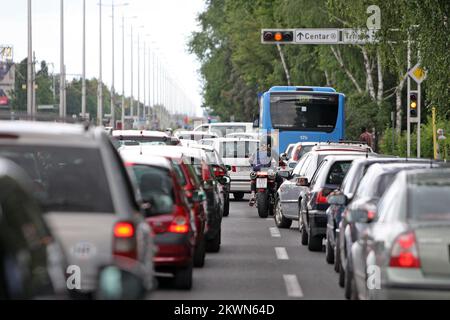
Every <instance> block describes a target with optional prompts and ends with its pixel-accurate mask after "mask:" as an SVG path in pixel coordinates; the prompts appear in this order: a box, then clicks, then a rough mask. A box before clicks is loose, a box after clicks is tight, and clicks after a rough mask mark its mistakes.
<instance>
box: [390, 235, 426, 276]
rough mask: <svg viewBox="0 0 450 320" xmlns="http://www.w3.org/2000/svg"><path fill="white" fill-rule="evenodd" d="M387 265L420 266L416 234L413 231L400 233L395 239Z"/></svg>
mask: <svg viewBox="0 0 450 320" xmlns="http://www.w3.org/2000/svg"><path fill="white" fill-rule="evenodd" d="M389 265H390V266H391V267H397V268H420V259H419V253H418V251H417V245H416V236H415V235H414V233H413V232H409V233H404V234H401V235H400V236H398V238H397V239H396V240H395V243H394V245H393V246H392V251H391V260H390V262H389Z"/></svg>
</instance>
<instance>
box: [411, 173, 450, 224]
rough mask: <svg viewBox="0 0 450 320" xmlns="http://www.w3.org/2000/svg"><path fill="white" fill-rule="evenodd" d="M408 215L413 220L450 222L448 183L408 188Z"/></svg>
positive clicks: (422, 184) (449, 191) (449, 190)
mask: <svg viewBox="0 0 450 320" xmlns="http://www.w3.org/2000/svg"><path fill="white" fill-rule="evenodd" d="M408 191H409V192H408V202H409V205H408V214H409V217H410V218H411V219H413V220H420V221H450V197H449V194H450V181H449V180H448V179H447V180H446V181H443V180H442V181H439V180H436V181H435V184H431V183H417V184H413V185H410V186H409V190H408Z"/></svg>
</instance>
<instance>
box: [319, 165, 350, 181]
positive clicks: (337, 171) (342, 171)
mask: <svg viewBox="0 0 450 320" xmlns="http://www.w3.org/2000/svg"><path fill="white" fill-rule="evenodd" d="M351 165H352V161H337V162H335V163H333V165H332V166H331V168H330V171H328V174H327V179H326V182H325V183H326V184H334V185H341V184H342V181H343V180H344V178H345V175H346V174H347V172H348V170H349V169H350V166H351Z"/></svg>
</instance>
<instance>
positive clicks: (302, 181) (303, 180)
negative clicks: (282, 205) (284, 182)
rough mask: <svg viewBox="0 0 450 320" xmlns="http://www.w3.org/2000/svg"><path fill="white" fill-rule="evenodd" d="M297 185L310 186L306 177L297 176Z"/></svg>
mask: <svg viewBox="0 0 450 320" xmlns="http://www.w3.org/2000/svg"><path fill="white" fill-rule="evenodd" d="M296 185H297V187H309V181H308V178H306V177H298V178H297V183H296Z"/></svg>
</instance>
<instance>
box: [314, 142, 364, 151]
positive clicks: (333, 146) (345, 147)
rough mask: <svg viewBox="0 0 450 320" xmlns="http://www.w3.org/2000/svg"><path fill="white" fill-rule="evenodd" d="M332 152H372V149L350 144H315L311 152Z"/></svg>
mask: <svg viewBox="0 0 450 320" xmlns="http://www.w3.org/2000/svg"><path fill="white" fill-rule="evenodd" d="M330 150H331V151H333V150H337V151H338V150H343V151H357V152H368V151H369V152H373V151H372V148H370V147H369V146H368V145H366V144H353V143H352V144H350V143H334V142H330V143H323V142H320V143H316V145H315V146H314V147H313V149H312V151H317V152H324V151H330Z"/></svg>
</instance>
